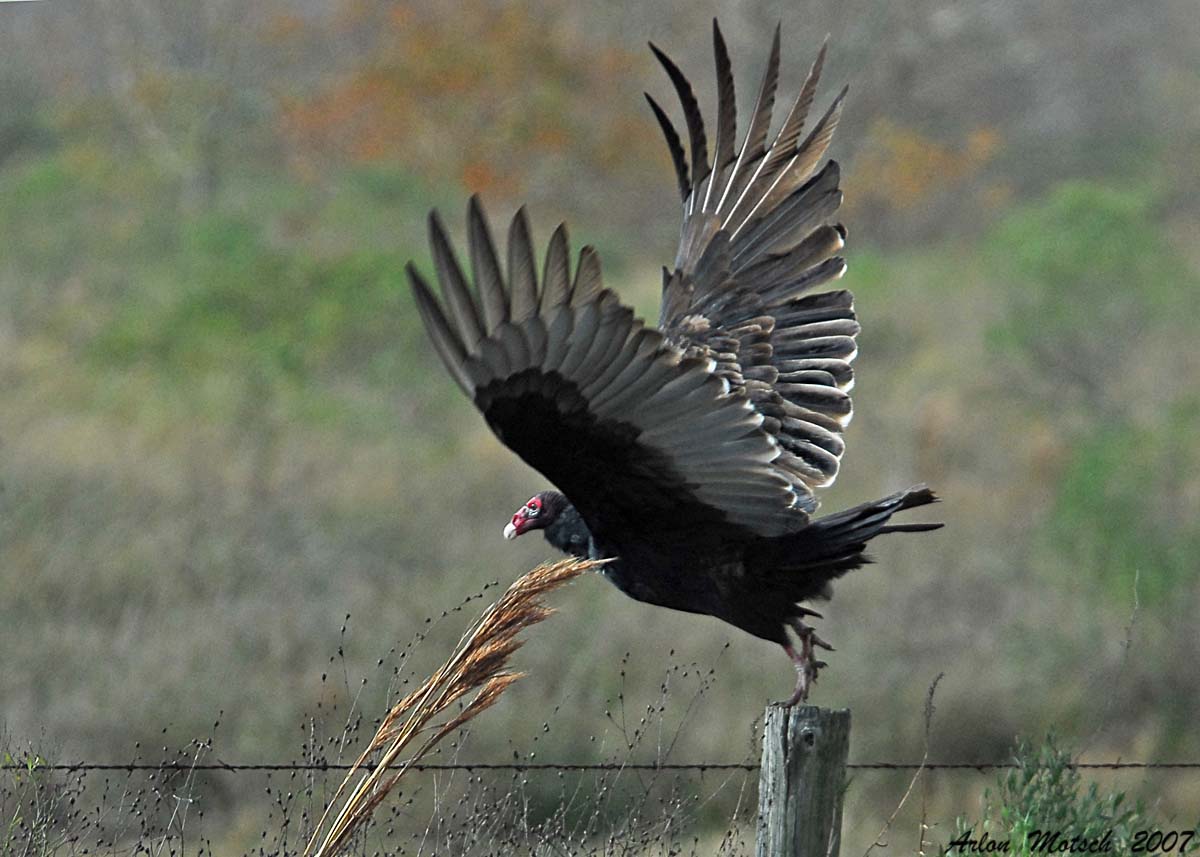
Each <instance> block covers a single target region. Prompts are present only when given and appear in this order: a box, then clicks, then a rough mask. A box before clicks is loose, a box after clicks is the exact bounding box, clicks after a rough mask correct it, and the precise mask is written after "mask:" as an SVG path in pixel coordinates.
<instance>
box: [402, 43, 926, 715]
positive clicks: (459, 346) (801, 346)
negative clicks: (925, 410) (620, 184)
mask: <svg viewBox="0 0 1200 857" xmlns="http://www.w3.org/2000/svg"><path fill="white" fill-rule="evenodd" d="M713 45H714V50H715V53H716V70H717V84H718V104H717V120H716V133H715V135H714V138H713V140H712V142H711V159H710V157H709V154H710V148H709V146H710V143H709V139H708V137H707V135H706V129H705V125H704V121H703V118H702V116H701V113H700V109H699V107H698V105H697V103H696V98H695V96H694V95H693V92H692V88H691V85H690V84H689V83H688V81H687V79H686V78H685V77H684V76H683V74H682V72H680V70H679V68H678V67H677V66H676V65H675V63H673V62H672V61H671V60H670V59H669V58H668V57H667V56H666V55H665V54H663V53H662V52H661V51H660V50H659V49H658V48H657V47H655V46H654V45H653V44H651V45H650V49H651V50H652V51H653V52H654V55H655V56H656V57H657V58H658V60H659V62H660V63H662V65H663V67H664V68H665V69H666V72H667V75H668V76H669V77H670V80H671V83H672V84H673V86H674V89H675V91H676V93H677V95H678V97H679V100H680V102H681V104H682V108H683V115H684V120H685V122H686V125H687V134H688V144H689V150H690V155H685V153H684V148H683V144H682V143H681V141H680V137H679V135H678V134H677V133H676V131H675V128H674V127H673V126H672V124H671V121H670V120H669V119H668V118H667V115H666V113H665V112H664V111H663V109H662V108H661V107H659V105H658V104H657V103H656V102H655V101H654V99H653V98H651V97H650V96H649V95H647V96H646V98H647V100H648V101H649V102H650V108H651V110H652V111H653V112H654V116H655V118H656V119H657V121H658V123H659V125H660V126H661V128H662V132H663V134H664V136H665V137H666V140H667V145H668V147H669V149H670V154H671V159H672V161H673V163H674V166H675V174H676V177H677V179H678V182H679V191H680V195H681V196H682V198H683V228H682V235H681V238H680V243H679V251H678V254H677V256H676V258H675V263H674V265H673V267H672V268H671V269H669V270H668V269H667V268H664V269H663V286H662V311H661V314H660V316H659V322H658V327H657V328H655V327H649V326H647V325H646V324H645V323H644V322H643V321H641V320H640V319H637V318H635V317H634V314H633V311H632V310H630V309H629V308H628V307H626V306H623V305H622V304H621V302H620V300H619V299H618V297H617V296H616V295H615V294H614V293H613V292H612V291H610V290H608V289H606V288H604V286H603V285H602V284H601V278H600V262H599V259H598V257H597V255H596V252H595V250H594V249H593V248H591V247H584V248H583V250H582V251H581V252H580V254H579V260H578V262H577V263H576V265H575V270H574V274H573V275H572V273H571V270H570V260H569V250H568V242H567V231H566V228H565V227H564V226H561V225H560V226H559V227H558V229H557V230H556V231H555V232H554V234H553V236H552V237H551V239H550V245H549V249H548V251H547V253H546V257H545V262H544V265H543V266H542V270H541V276H540V279H539V277H538V275H537V272H536V269H535V261H534V251H533V244H532V242H531V240H530V235H529V224H528V220H527V218H526V215H525V212H524V209H522V210H521V211H519V212H518V213H517V215H516V217H515V218H514V219H513V221H512V224H511V225H510V227H509V230H508V243H507V253H506V258H505V259H504V260H503V264H502V260H501V258H500V256H499V254H498V253H497V249H496V245H495V244H494V242H493V240H492V236H491V232H490V230H489V227H488V221H487V219H486V218H485V216H484V214H483V210H482V208H481V206H480V203H479V200H478V199H477V198H473V199H472V200H471V203H470V207H469V210H468V215H467V245H468V251H469V260H470V271H471V277H470V279H471V280H472V281H473V282H474V288H472V287H471V285H469V283H468V278H467V276H466V275H465V273H464V271H463V269H462V267H461V266H460V264H459V261H458V259H457V258H456V256H455V253H454V250H453V249H452V247H451V243H450V241H449V239H448V238H447V234H446V229H445V227H444V226H443V225H442V221H441V219H440V218H439V217H438V214H437V212H436V211H435V212H433V213H432V214H431V215H430V220H429V227H430V241H431V244H432V252H433V260H434V265H435V267H436V269H437V278H438V281H439V283H440V284H441V292H442V298H441V300H439V299H438V298H437V297H435V296H434V293H433V292H432V290H431V289H430V288H429V286H428V285H427V284H426V282H425V280H424V279H423V278H422V276H421V274H420V273H419V272H418V271H417V269H416V268H415V267H414V266H413V265H412V264H411V263H410V264H409V265H408V268H407V271H408V275H409V278H410V280H411V282H412V288H413V292H414V294H415V297H416V303H417V306H418V307H419V310H420V314H421V318H422V320H423V322H424V324H425V327H426V329H427V331H428V333H429V336H430V338H431V339H432V341H433V344H434V346H435V348H436V349H437V352H438V354H439V355H440V356H441V358H442V360H443V361H444V362H445V364H446V366H447V368H448V369H449V370H450V374H451V375H452V376H453V377H454V380H455V381H457V382H458V384H459V386H461V387H462V389H463V391H464V392H466V394H467V395H468V396H470V397H471V399H472V400H473V401H474V402H475V406H476V407H477V408H478V409H479V410H480V412H481V413H482V414H483V416H484V418H485V419H486V420H487V424H488V425H489V426H490V427H491V429H492V431H493V432H495V434H496V436H497V437H498V438H500V440H501V441H502V442H503V443H505V444H506V445H507V446H508V447H509V448H511V449H512V450H513V451H514V452H516V453H517V454H518V455H519V456H521V458H522V459H524V460H525V462H526V463H528V464H529V465H530V466H531V467H533V468H535V469H537V470H538V471H540V472H541V473H542V474H543V475H544V476H545V477H546V478H547V479H549V480H550V481H551V482H552V483H553V484H554V485H555V486H556V487H557V488H558V490H557V491H543V492H541V493H539V494H537V495H535V496H534V497H532V498H530V500H529V501H528V502H527V503H525V504H524V505H523V506H522V507H521V508H520V509H519V510H518V511H517V513H516V514H515V515H513V516H512V520H511V522H510V523H509V524H508V526H507V527H505V530H504V535H505V537H507V538H515V537H516V536H519V535H521V534H522V533H525V532H529V531H530V530H536V529H540V530H543V532H544V534H545V537H546V539H547V541H549V542H550V544H552V545H553V546H554V547H556V548H559V549H561V550H562V551H565V552H567V553H570V554H574V555H576V556H589V557H592V558H597V559H599V558H607V559H610V560H611V561H610V562H609V563H608V564H607V565H606V566H605V567H604V574H605V576H607V577H608V578H609V579H610V580H611V581H612V582H613V583H614V584H616V585H617V586H618V587H619V588H620V589H621V590H622V591H623V592H625V593H626V594H627V595H630V596H631V597H633V598H636V599H638V600H639V601H645V602H648V603H650V604H656V605H660V606H663V607H671V608H674V609H676V610H684V611H688V612H692V613H701V614H706V615H710V616H716V617H718V618H720V619H723V620H725V621H726V622H728V623H730V624H732V625H736V626H737V627H738V628H741V629H742V630H744V631H747V632H749V633H751V634H754V635H755V636H757V637H761V638H763V639H766V640H770V641H772V642H775V643H778V644H779V645H781V646H783V647H784V649H785V650H786V651H787V653H788V655H789V657H790V658H791V659H792V661H793V663H794V665H795V667H796V672H797V682H796V689H795V693H794V695H793V696H792V699H791V701H790V702H789V704H791V703H794V702H796V701H799V700H803V699H806V698H807V695H808V691H809V687H810V685H811V684H812V682H813V681H814V680H815V679H816V675H817V670H818V668H820V667H822V666H824V663H823V662H821V661H819V660H817V658H816V655H815V653H814V647H821V648H826V649H829V648H831V647H830V646H829V645H828V644H827V643H825V641H824V640H822V639H821V638H820V637H818V636H817V635H816V633H815V632H814V630H813V628H812V627H811V626H809V625H808V624H807V623H806V622H805V619H806V618H808V617H810V616H819V614H818V613H816V612H815V611H813V610H811V609H809V608H807V607H804V606H801V604H800V602H805V601H811V600H813V599H822V598H828V597H829V596H830V592H831V590H830V581H832V580H834V579H835V578H837V577H840V576H841V575H842V574H844V573H846V572H847V571H849V570H851V569H854V568H858V567H859V566H861V565H863V564H864V563H866V562H868V561H869V560H868V558H867V557H866V556H865V555H864V553H863V551H864V549H865V547H866V544H867V542H868V541H870V540H871V539H872V538H874V537H875V536H877V535H880V534H881V533H888V532H898V531H908V532H912V531H919V530H931V529H935V528H937V527H939V526H941V525H940V524H919V523H909V524H894V523H890V519H891V517H892V515H893V514H895V513H896V512H899V511H900V510H902V509H908V508H912V507H914V506H922V505H925V504H927V503H932V502H935V500H936V499H937V498H936V497H935V496H934V494H933V492H931V491H930V490H929V489H928V488H926V487H925V486H916V487H914V488H910V489H908V490H907V491H901V492H899V493H896V494H893V495H891V496H889V497H885V498H884V499H882V500H877V501H876V502H874V503H867V504H864V505H862V506H856V507H855V508H852V509H848V510H846V511H844V512H839V513H837V514H834V515H828V516H825V517H820V518H816V517H813V515H814V513H815V512H816V509H817V500H816V498H815V497H814V495H813V489H815V488H820V487H822V486H826V485H829V484H830V483H831V482H833V480H834V477H835V476H836V475H837V472H838V465H839V461H840V459H841V456H842V451H843V448H844V444H843V441H842V437H841V432H842V429H843V428H844V427H845V425H846V424H847V423H848V422H849V420H850V415H851V401H850V395H849V391H850V388H851V385H852V383H853V374H852V371H851V367H850V363H851V361H852V360H853V359H854V355H855V351H856V346H855V340H854V338H855V335H856V334H857V333H858V330H859V325H858V322H857V321H856V320H855V314H854V307H853V302H852V298H851V295H850V293H849V292H848V291H846V290H844V289H842V290H832V291H822V290H821V287H823V286H825V285H826V284H827V283H829V282H830V281H832V280H835V279H837V278H839V277H840V276H841V275H842V273H843V272H844V271H845V268H846V265H845V262H844V261H843V260H842V258H841V256H839V255H837V254H838V251H840V250H841V248H842V246H843V244H844V241H845V238H846V231H845V229H844V228H843V227H842V226H841V224H839V223H837V222H836V221H834V220H833V216H834V214H835V212H836V211H837V209H838V206H839V205H840V204H841V199H842V194H841V191H840V190H839V189H838V165H837V163H836V162H835V161H829V162H827V163H825V164H824V166H820V162H821V160H822V158H823V157H824V155H825V150H826V148H827V147H828V146H829V142H830V137H831V136H832V134H833V131H834V128H835V127H836V125H837V122H838V117H839V116H840V114H841V109H842V100H843V98H844V96H845V94H846V90H844V89H843V90H842V92H841V93H839V94H838V96H837V97H836V98H834V99H833V102H832V104H831V105H830V106H829V108H828V109H827V110H826V111H825V113H824V114H823V115H822V116H821V117H820V118H819V119H818V120H817V121H816V124H814V125H813V126H812V129H811V130H810V131H809V132H808V133H807V135H803V136H802V133H803V131H804V125H805V120H806V118H807V116H808V112H809V108H810V106H811V105H812V102H813V96H814V93H815V90H816V87H817V81H818V78H819V77H820V74H821V66H822V63H823V61H824V59H825V47H824V46H822V48H821V50H820V52H819V53H818V54H817V58H816V61H815V62H814V63H813V65H812V69H811V70H810V71H809V73H808V77H807V79H806V80H805V82H804V84H803V86H802V87H801V90H800V94H799V96H798V97H797V98H796V100H795V102H794V103H793V105H792V107H791V108H790V110H788V112H787V115H786V118H785V119H784V120H783V124H782V126H780V128H779V129H778V131H776V133H775V135H774V137H773V138H772V139H771V142H770V144H769V145H768V137H769V131H770V125H771V113H772V106H773V104H774V101H775V89H776V83H777V80H778V75H779V29H778V28H776V31H775V39H774V43H773V44H772V47H771V54H770V59H769V60H768V63H767V70H766V74H765V76H764V78H763V81H762V85H761V86H760V87H759V91H758V96H757V100H756V102H755V104H754V107H753V110H752V111H751V113H750V123H749V127H748V129H747V130H746V133H745V136H744V138H743V139H742V142H741V145H740V146H739V145H737V144H736V140H735V138H736V123H737V115H736V109H735V105H734V84H733V74H732V71H731V68H730V62H729V55H728V52H727V50H726V47H725V42H724V39H723V38H722V36H721V31H720V28H719V27H718V26H717V24H716V22H715V21H714V22H713ZM819 166H820V168H819V169H818V167H819ZM789 628H791V629H792V630H793V631H794V632H795V634H796V636H797V641H798V646H796V645H793V643H792V641H791V639H790V638H789V636H788V633H787V631H788V629H789Z"/></svg>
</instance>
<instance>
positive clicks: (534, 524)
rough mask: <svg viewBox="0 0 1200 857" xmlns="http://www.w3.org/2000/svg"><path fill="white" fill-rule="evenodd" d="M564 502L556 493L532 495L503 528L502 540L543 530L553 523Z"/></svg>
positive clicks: (561, 496) (545, 492)
mask: <svg viewBox="0 0 1200 857" xmlns="http://www.w3.org/2000/svg"><path fill="white" fill-rule="evenodd" d="M565 502H566V498H565V497H563V495H562V494H559V493H558V492H557V491H543V492H541V493H540V494H534V495H533V496H532V497H530V498H529V499H528V500H527V501H526V502H525V505H524V506H522V507H521V508H520V509H517V511H516V514H514V515H513V516H512V520H511V521H509V522H508V526H506V527H505V528H504V538H506V539H515V538H516V537H517V536H519V535H521V534H522V533H527V532H529V531H530V530H544V529H545V528H546V527H548V526H550V525H551V524H552V523H554V519H555V518H557V517H558V513H559V512H561V511H562V507H563V506H564V505H565Z"/></svg>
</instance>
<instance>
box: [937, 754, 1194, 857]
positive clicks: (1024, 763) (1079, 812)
mask: <svg viewBox="0 0 1200 857" xmlns="http://www.w3.org/2000/svg"><path fill="white" fill-rule="evenodd" d="M1015 761H1016V767H1015V768H1011V769H1009V770H1007V771H1005V772H1004V773H1002V774H1001V775H1000V776H999V778H998V779H997V782H996V785H995V789H994V791H993V789H990V788H989V789H987V790H986V791H984V793H983V798H982V800H981V801H980V804H981V806H980V811H979V815H978V816H977V819H976V820H971V819H970V818H967V817H960V818H959V819H958V821H957V823H956V830H955V837H954V840H952V841H957V840H958V839H959V837H963V836H970V837H973V838H977V839H978V838H981V837H982V836H983V835H984V834H986V835H987V837H988V839H989V840H990V841H991V843H992V844H993V846H994V847H992V848H990V849H987V847H986V845H984V846H983V847H977V848H974V849H972V848H967V847H964V848H957V847H955V848H948V849H946V851H944V852H943V853H949V854H967V853H982V852H983V851H984V850H985V849H986V850H987V851H989V852H998V851H1000V850H1001V849H1000V848H998V847H995V846H1000V845H1007V846H1008V847H1007V848H1004V849H1003V851H1004V852H1005V853H1008V854H1012V855H1015V857H1029V855H1032V854H1046V853H1063V852H1065V851H1067V848H1066V846H1065V845H1064V844H1063V843H1067V842H1069V841H1070V840H1072V839H1074V838H1076V837H1078V839H1079V840H1081V841H1083V845H1082V846H1081V847H1077V848H1074V849H1072V850H1073V851H1075V852H1076V853H1081V852H1086V851H1087V846H1088V844H1090V843H1093V842H1094V843H1096V846H1097V847H1096V848H1095V849H1093V851H1092V852H1089V853H1097V852H1098V853H1107V854H1117V855H1130V854H1133V853H1137V852H1141V853H1146V852H1147V850H1148V849H1147V847H1146V842H1145V840H1144V838H1143V839H1141V840H1135V836H1137V835H1138V834H1139V832H1143V833H1144V832H1152V831H1155V830H1157V831H1161V832H1164V833H1165V832H1170V831H1187V830H1189V829H1193V830H1197V834H1196V835H1194V836H1190V837H1188V839H1189V840H1191V841H1190V842H1189V844H1187V845H1186V846H1180V845H1179V836H1176V837H1175V840H1174V843H1175V844H1174V845H1173V848H1174V851H1173V853H1179V854H1190V853H1193V852H1195V851H1197V850H1200V842H1197V841H1195V840H1196V839H1197V838H1198V837H1200V826H1198V827H1192V825H1195V824H1196V822H1195V820H1190V819H1189V820H1186V821H1185V822H1184V823H1183V824H1177V823H1175V822H1174V821H1173V820H1164V819H1160V818H1157V817H1155V814H1154V813H1153V812H1151V811H1150V810H1148V809H1147V807H1146V805H1145V803H1144V802H1143V801H1142V800H1141V799H1136V800H1130V799H1129V797H1128V795H1127V794H1126V793H1125V792H1123V791H1120V790H1109V789H1106V788H1101V786H1100V784H1099V783H1097V782H1095V781H1092V782H1089V783H1086V785H1085V783H1084V778H1083V775H1082V774H1081V773H1080V771H1079V769H1078V768H1075V767H1073V763H1074V762H1075V761H1076V760H1075V759H1074V758H1073V756H1072V754H1071V752H1070V750H1068V749H1067V748H1065V747H1064V746H1063V745H1062V743H1061V741H1060V740H1059V739H1058V738H1057V737H1056V736H1055V735H1053V734H1051V735H1049V736H1047V738H1046V739H1045V741H1044V742H1042V743H1040V744H1039V743H1033V742H1030V741H1026V740H1021V741H1019V742H1018V743H1017V747H1016V751H1015ZM1046 834H1057V837H1056V838H1054V839H1049V840H1048V839H1047V836H1046ZM1106 836H1107V837H1109V839H1108V841H1109V843H1110V844H1109V845H1108V847H1101V846H1102V843H1103V842H1104V840H1105V837H1106ZM964 841H965V840H964ZM1135 843H1136V844H1137V845H1138V847H1136V848H1135Z"/></svg>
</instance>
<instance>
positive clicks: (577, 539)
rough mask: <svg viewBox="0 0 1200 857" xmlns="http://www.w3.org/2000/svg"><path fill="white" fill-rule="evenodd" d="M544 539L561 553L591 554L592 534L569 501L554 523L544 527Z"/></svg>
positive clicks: (580, 555)
mask: <svg viewBox="0 0 1200 857" xmlns="http://www.w3.org/2000/svg"><path fill="white" fill-rule="evenodd" d="M545 532H546V541H548V542H549V543H550V544H552V545H553V546H554V547H556V548H558V549H559V550H560V551H562V552H563V553H569V554H571V555H572V556H578V557H587V556H589V555H590V554H591V549H592V534H591V532H590V531H589V530H588V528H587V524H585V523H584V522H583V516H582V515H580V514H579V512H578V511H576V509H575V507H574V506H572V505H571V504H570V503H567V505H566V506H565V507H564V508H563V510H562V511H561V512H559V513H558V516H557V517H556V518H555V519H554V523H552V524H550V526H548V527H546V531H545Z"/></svg>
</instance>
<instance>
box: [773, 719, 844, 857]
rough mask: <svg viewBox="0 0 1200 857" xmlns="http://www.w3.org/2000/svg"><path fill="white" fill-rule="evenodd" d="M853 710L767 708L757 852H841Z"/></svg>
mask: <svg viewBox="0 0 1200 857" xmlns="http://www.w3.org/2000/svg"><path fill="white" fill-rule="evenodd" d="M849 750H850V712H849V711H848V710H845V709H842V710H840V711H830V710H829V709H827V708H817V707H816V706H815V705H797V706H795V707H794V708H786V707H784V706H782V705H771V706H768V707H767V715H766V720H765V722H764V723H763V744H762V770H761V771H760V772H759V779H758V847H757V849H756V850H755V855H756V857H837V853H838V847H839V846H840V845H841V839H842V794H843V792H844V790H845V786H846V756H847V754H848V752H849Z"/></svg>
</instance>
